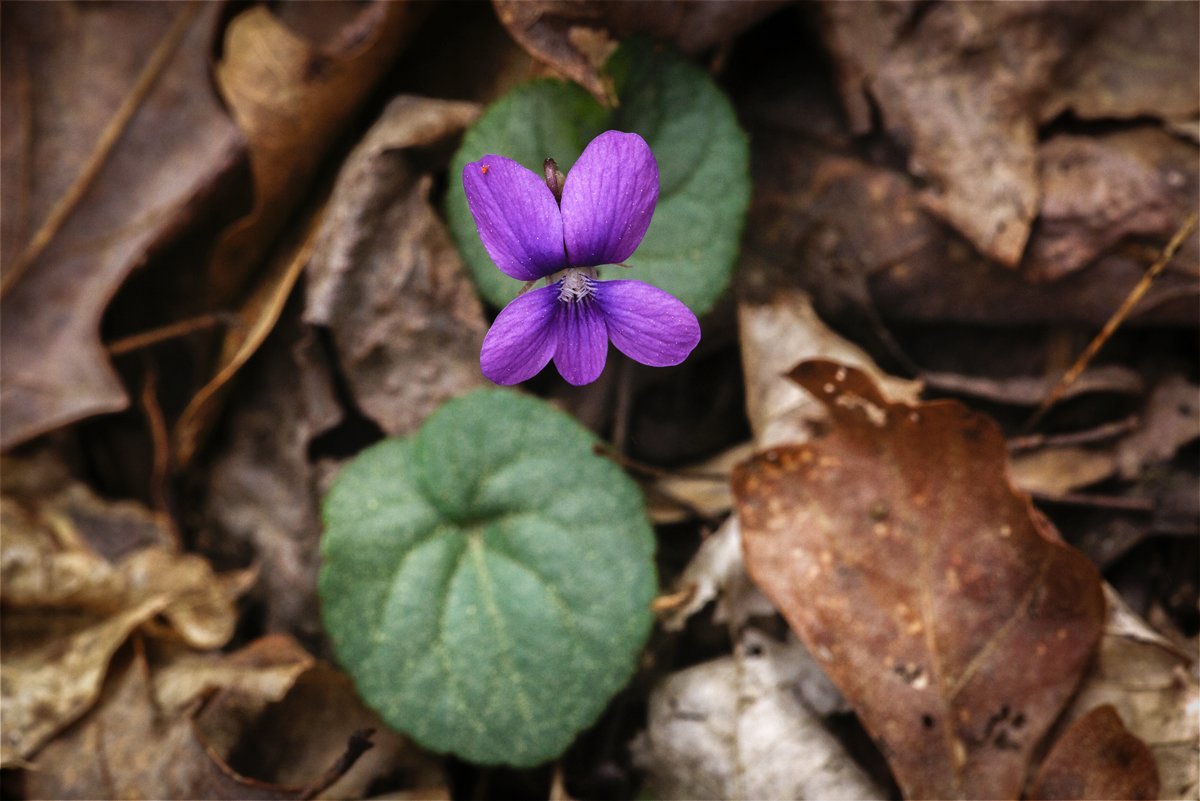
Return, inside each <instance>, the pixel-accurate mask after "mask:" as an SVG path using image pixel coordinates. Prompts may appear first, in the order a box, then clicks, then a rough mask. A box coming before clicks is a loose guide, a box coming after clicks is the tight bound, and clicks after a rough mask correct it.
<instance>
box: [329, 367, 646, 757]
mask: <svg viewBox="0 0 1200 801" xmlns="http://www.w3.org/2000/svg"><path fill="white" fill-rule="evenodd" d="M594 444H595V439H594V438H593V436H592V435H591V434H590V433H589V432H588V431H587V430H585V429H584V428H583V427H581V426H580V425H579V424H578V423H576V422H575V421H574V420H573V419H571V418H570V417H568V416H567V415H564V414H563V413H561V412H558V411H556V410H554V409H553V408H551V407H550V406H548V405H547V404H545V403H544V402H542V401H539V400H537V399H534V398H530V397H527V396H523V395H519V394H517V393H515V392H512V391H508V390H478V391H476V392H474V393H472V394H470V395H467V396H465V397H463V398H459V399H456V400H453V401H450V402H448V403H447V404H445V405H444V406H443V407H442V408H441V409H439V410H438V411H437V412H436V413H435V414H434V415H433V416H432V417H430V418H429V420H428V421H427V422H426V423H425V425H424V426H423V427H422V429H421V430H420V431H419V432H418V433H417V434H415V435H413V436H412V437H409V438H406V439H393V440H387V441H384V442H382V443H380V444H378V445H376V446H374V447H372V448H369V449H368V450H366V451H364V452H363V453H362V454H360V455H359V456H358V457H357V458H356V459H354V461H352V462H351V463H350V464H348V465H347V466H346V467H345V468H344V469H343V470H342V472H341V473H340V474H339V475H338V478H337V480H336V481H335V482H334V484H333V486H332V488H331V489H330V490H329V494H328V495H327V496H326V498H325V504H324V508H323V515H324V519H325V535H324V538H323V539H322V541H321V552H322V557H323V564H322V568H321V575H320V594H321V600H322V611H323V614H324V618H325V624H326V628H327V630H328V631H329V634H330V637H331V638H332V640H333V644H334V648H335V650H336V652H337V655H338V658H339V660H340V661H341V662H342V664H343V665H344V666H345V667H346V668H347V670H349V672H350V673H351V674H352V675H353V676H354V678H355V680H356V681H357V684H358V688H359V691H360V693H361V694H362V696H363V698H364V699H365V700H366V701H367V703H368V704H370V705H371V706H372V707H374V708H375V709H376V710H377V711H378V712H379V713H380V714H381V715H382V716H383V718H384V719H385V720H386V721H388V723H389V724H391V725H392V726H394V727H395V728H397V729H399V730H401V731H404V732H406V733H408V734H410V735H411V736H412V737H413V738H414V739H416V740H417V741H418V742H420V743H421V744H423V745H424V746H426V747H428V748H430V749H433V750H435V751H451V752H454V753H456V754H458V755H460V756H462V757H464V758H466V759H469V760H472V761H475V762H481V763H508V764H511V765H516V766H529V765H535V764H538V763H540V762H543V761H545V760H547V759H550V758H553V757H554V756H557V755H558V754H559V753H561V752H562V751H563V750H564V749H565V748H566V747H567V746H568V745H569V744H570V742H571V740H572V739H573V737H574V736H575V735H576V734H577V733H578V732H579V731H580V730H582V729H583V728H585V727H586V726H588V725H589V724H591V723H592V722H593V721H594V720H595V719H596V717H597V716H598V715H599V714H600V712H601V711H602V710H603V709H604V706H605V704H606V703H607V702H608V700H609V698H610V697H611V696H612V695H613V694H614V693H615V692H616V691H617V690H619V689H620V688H621V686H623V685H624V684H625V682H626V681H628V679H629V677H630V675H631V674H632V672H633V669H634V663H635V660H636V657H637V654H638V652H639V651H640V649H641V647H642V645H643V643H644V642H645V639H646V636H647V634H648V633H649V630H650V625H651V615H650V601H651V600H652V598H653V596H654V592H655V589H656V587H657V581H656V577H655V570H654V561H653V553H654V538H653V534H652V532H651V530H650V526H649V524H648V523H647V521H646V515H645V508H644V503H643V500H642V497H641V493H640V491H639V490H638V488H637V485H636V484H634V483H633V481H631V480H630V479H629V477H628V476H626V475H625V474H624V473H623V472H622V471H621V470H620V469H619V468H618V467H617V466H616V465H614V464H613V463H612V462H610V461H609V460H608V459H605V458H602V457H599V456H597V455H595V454H594V452H593V445H594Z"/></svg>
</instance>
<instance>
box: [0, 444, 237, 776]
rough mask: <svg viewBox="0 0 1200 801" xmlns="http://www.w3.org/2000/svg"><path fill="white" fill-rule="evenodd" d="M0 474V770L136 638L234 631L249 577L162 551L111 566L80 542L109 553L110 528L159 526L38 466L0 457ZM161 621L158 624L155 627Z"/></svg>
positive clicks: (213, 642) (205, 636)
mask: <svg viewBox="0 0 1200 801" xmlns="http://www.w3.org/2000/svg"><path fill="white" fill-rule="evenodd" d="M4 468H5V476H6V477H5V482H4V494H3V497H0V510H2V511H3V526H4V537H3V539H0V570H2V573H3V579H4V580H3V585H2V586H0V602H2V603H3V606H4V617H3V629H4V649H3V651H2V652H0V674H2V675H3V682H2V690H0V693H2V698H3V703H4V710H5V727H4V736H3V740H2V741H0V748H2V755H0V761H2V763H3V764H4V765H10V764H16V763H18V762H20V761H21V760H23V759H27V758H28V757H29V756H31V755H32V754H34V753H36V752H37V750H38V749H39V748H40V747H41V746H42V745H43V744H44V743H45V742H46V741H47V740H48V739H49V738H50V737H52V736H53V735H54V734H55V733H56V732H58V731H59V730H61V729H62V728H63V727H64V726H66V725H67V724H69V723H70V722H71V721H73V720H75V719H76V718H78V717H79V716H80V715H81V714H83V713H84V712H85V711H86V710H87V709H88V708H90V707H91V705H92V704H93V703H95V700H96V698H97V696H98V694H99V692H100V688H101V684H102V681H103V679H104V676H105V673H106V672H107V670H108V665H109V661H110V660H111V658H112V656H113V654H114V653H116V651H117V649H118V648H120V647H121V645H122V644H123V643H124V642H125V641H126V640H127V639H128V638H129V636H130V634H131V633H133V632H134V631H135V630H138V629H144V630H146V631H147V632H154V633H158V634H160V635H162V636H165V637H169V638H172V639H180V640H182V641H183V642H186V643H188V644H190V645H193V646H195V647H200V648H216V647H219V646H221V645H223V644H224V643H225V642H226V641H228V639H229V638H230V636H232V634H233V629H234V624H235V622H236V608H235V600H236V598H237V597H238V596H239V595H240V594H241V593H242V592H244V591H245V590H246V589H247V588H248V586H249V584H250V583H252V581H253V573H251V572H242V573H233V574H227V575H225V576H217V575H215V574H214V573H213V570H212V568H211V566H210V565H209V564H208V562H206V561H204V560H203V559H201V558H200V557H198V556H194V555H187V554H180V553H178V552H177V551H175V550H171V549H168V548H166V547H164V546H162V545H161V544H155V545H149V546H145V545H143V546H142V547H138V548H136V549H135V550H125V551H122V552H121V555H120V557H119V558H118V559H114V560H112V561H110V560H109V559H106V558H105V557H104V556H101V555H100V554H99V553H97V552H96V551H95V550H93V549H92V548H91V547H90V545H89V540H92V539H97V540H99V541H101V542H105V543H107V544H109V545H113V544H114V538H113V536H112V534H111V532H112V531H113V530H114V529H116V530H120V529H121V528H123V527H124V526H126V525H127V524H128V523H129V522H130V521H133V520H138V521H140V523H141V525H142V526H143V527H152V526H154V525H157V526H160V527H163V528H165V524H164V522H163V521H162V519H161V518H158V517H156V516H155V515H153V514H152V513H151V512H149V511H148V510H145V509H141V508H140V507H136V505H134V504H130V503H112V502H107V501H102V500H101V499H99V498H97V497H96V496H95V495H93V494H92V493H91V492H90V491H88V490H87V489H86V488H85V487H83V485H81V484H78V483H74V482H69V481H67V480H66V479H64V476H63V474H62V472H61V470H60V469H53V468H49V467H47V466H46V465H45V463H44V462H43V461H40V460H39V461H18V460H15V459H7V460H5V463H4ZM13 475H15V476H18V477H19V478H17V479H16V480H14V479H12V478H11V476H13ZM131 532H137V528H136V527H131ZM135 536H138V537H144V536H146V534H145V532H144V531H143V532H142V533H140V534H135ZM156 539H158V540H159V541H160V542H170V541H171V534H170V532H169V531H166V530H161V529H160V530H159V531H158V534H157V537H156ZM159 616H161V618H162V619H163V620H164V621H165V623H166V624H165V625H158V624H156V623H155V619H156V618H157V617H159Z"/></svg>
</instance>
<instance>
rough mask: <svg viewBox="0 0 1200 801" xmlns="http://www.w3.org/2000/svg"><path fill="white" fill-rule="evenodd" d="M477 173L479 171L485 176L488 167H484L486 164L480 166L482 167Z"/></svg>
mask: <svg viewBox="0 0 1200 801" xmlns="http://www.w3.org/2000/svg"><path fill="white" fill-rule="evenodd" d="M479 171H480V172H481V173H483V174H484V175H487V171H488V165H486V164H484V165H482V166H481V167H480V168H479Z"/></svg>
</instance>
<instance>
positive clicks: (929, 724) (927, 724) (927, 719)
mask: <svg viewBox="0 0 1200 801" xmlns="http://www.w3.org/2000/svg"><path fill="white" fill-rule="evenodd" d="M921 728H923V729H932V728H933V715H929V714H925V715H921Z"/></svg>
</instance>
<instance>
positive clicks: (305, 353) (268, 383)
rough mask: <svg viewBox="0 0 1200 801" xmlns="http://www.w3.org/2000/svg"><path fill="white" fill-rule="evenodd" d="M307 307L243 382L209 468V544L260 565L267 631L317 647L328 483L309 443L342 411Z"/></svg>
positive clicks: (286, 320) (293, 314) (293, 313)
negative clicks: (306, 321) (322, 504)
mask: <svg viewBox="0 0 1200 801" xmlns="http://www.w3.org/2000/svg"><path fill="white" fill-rule="evenodd" d="M298 307H299V298H297V299H296V301H295V302H294V303H293V304H292V306H291V307H289V309H288V312H287V314H285V315H284V317H283V319H282V321H281V322H280V324H279V325H278V326H277V327H276V328H275V330H274V331H273V332H272V333H271V336H270V337H269V338H268V340H267V342H266V343H265V344H264V345H263V349H262V352H261V353H259V354H258V355H257V357H256V359H257V361H256V368H255V369H254V370H252V371H250V372H249V373H248V374H247V375H246V376H245V380H244V381H243V382H241V383H240V384H239V385H238V389H237V393H236V394H235V396H234V397H235V401H234V403H233V405H232V408H231V409H230V414H229V419H228V424H227V425H228V427H227V436H226V437H224V441H223V442H222V443H221V444H220V445H219V447H218V448H217V449H216V452H215V454H214V455H213V458H212V460H211V462H209V466H208V471H209V476H210V477H211V479H210V481H209V483H208V486H207V494H206V496H205V499H204V509H205V519H206V521H207V522H208V525H207V526H206V527H205V534H206V537H207V538H208V539H207V540H206V541H205V542H204V546H205V550H212V551H216V552H221V551H222V550H224V551H227V552H228V551H233V552H235V553H241V554H249V557H245V556H244V557H243V558H252V559H253V560H254V562H255V563H256V564H258V565H260V566H261V576H262V579H261V581H260V582H259V584H258V586H257V587H256V588H255V591H254V600H255V602H256V603H257V604H259V605H260V607H261V609H262V614H263V625H264V627H265V629H266V630H267V631H283V632H288V633H290V634H293V635H295V636H297V637H300V638H301V640H302V641H304V642H306V643H310V644H315V643H317V642H319V641H320V639H321V637H322V636H323V634H322V631H321V621H320V611H319V608H318V605H317V597H316V586H317V564H318V553H317V543H318V540H319V539H320V535H321V520H320V514H319V512H318V499H319V498H320V496H321V489H322V488H321V486H320V476H319V471H317V470H314V468H313V465H312V464H311V463H310V462H309V447H310V444H311V443H312V442H313V440H314V438H316V437H317V436H318V435H319V434H321V433H322V432H324V431H326V430H330V429H333V428H334V426H335V425H336V424H337V423H338V422H339V420H341V419H342V415H343V411H342V408H341V406H340V405H339V403H338V401H337V398H336V397H335V394H336V393H335V391H334V379H333V375H332V370H331V368H330V366H329V365H328V363H327V360H326V357H325V353H324V349H323V348H321V347H320V345H319V344H318V343H317V341H316V339H315V336H314V333H313V332H312V331H311V330H310V329H308V328H307V327H306V326H304V325H303V324H302V323H301V322H300V320H299V319H298V318H299V308H298ZM314 647H315V646H314Z"/></svg>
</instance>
